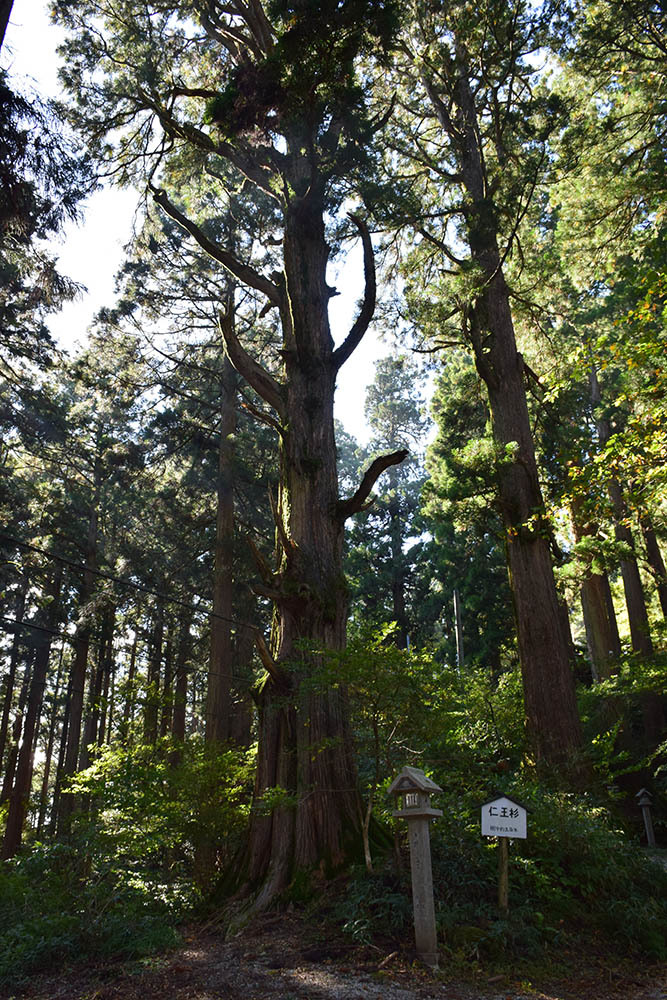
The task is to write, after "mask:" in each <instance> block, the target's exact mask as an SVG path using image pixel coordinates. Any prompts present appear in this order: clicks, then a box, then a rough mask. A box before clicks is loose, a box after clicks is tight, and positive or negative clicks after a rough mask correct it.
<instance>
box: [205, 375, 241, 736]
mask: <svg viewBox="0 0 667 1000" xmlns="http://www.w3.org/2000/svg"><path fill="white" fill-rule="evenodd" d="M236 382H237V375H236V372H235V371H234V369H233V367H232V365H231V363H230V361H229V359H228V358H227V357H225V360H224V364H223V370H222V377H221V379H220V441H219V446H218V484H217V514H216V534H215V558H214V566H213V615H212V617H211V654H210V662H209V676H208V691H207V696H206V741H207V742H209V743H220V742H224V741H225V740H228V739H229V736H230V720H231V695H232V595H233V581H234V472H233V467H234V434H235V432H236V420H237V410H236V394H237V385H236Z"/></svg>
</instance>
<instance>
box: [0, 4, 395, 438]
mask: <svg viewBox="0 0 667 1000" xmlns="http://www.w3.org/2000/svg"><path fill="white" fill-rule="evenodd" d="M61 39H62V32H61V31H60V29H59V28H57V27H56V26H55V25H54V24H52V23H51V21H50V19H49V16H48V4H47V3H46V2H45V0H14V8H13V10H12V17H11V20H10V23H9V27H8V29H7V35H6V38H5V43H4V45H3V48H2V56H1V62H2V66H3V67H4V68H7V69H9V71H10V72H11V74H12V77H13V78H14V79H15V80H16V82H17V83H19V84H20V85H21V86H23V85H24V84H26V83H27V87H26V89H29V88H30V86H32V88H33V89H35V90H37V91H38V92H39V93H41V94H42V95H43V96H48V97H50V96H58V95H60V88H59V85H58V79H57V71H58V57H57V54H56V48H57V46H58V45H59V43H60V41H61ZM137 201H138V196H137V194H136V192H129V191H119V190H117V189H106V190H102V191H99V192H97V193H95V194H94V195H93V196H92V197H91V198H90V199H89V201H88V203H87V204H86V206H85V218H84V223H83V225H80V226H70V227H68V228H67V230H66V232H65V233H64V236H63V238H62V240H61V241H60V243H59V244H58V245H57V247H56V252H57V253H58V256H59V259H60V269H61V271H62V272H63V273H64V274H67V275H68V276H69V277H70V278H73V279H74V280H76V281H78V282H80V283H81V284H83V285H85V286H86V288H87V293H86V294H85V295H83V296H82V297H81V299H80V300H79V301H77V302H73V303H70V304H68V305H66V306H65V308H63V310H62V312H61V313H60V314H58V315H57V316H54V317H53V318H52V320H51V322H50V327H51V330H52V332H53V333H54V335H55V336H56V337H57V338H58V340H59V342H60V343H61V344H62V345H63V346H64V347H66V348H68V349H69V348H71V347H73V346H75V345H76V344H77V343H85V340H86V335H87V329H88V326H89V324H90V323H91V321H92V319H93V316H94V315H95V313H96V312H97V310H98V309H100V308H101V307H102V306H109V305H111V304H112V303H113V301H114V298H115V293H114V275H115V273H116V271H117V269H118V267H119V266H120V263H121V261H122V257H123V246H124V245H125V243H127V242H128V241H129V239H130V237H131V234H132V219H133V215H134V211H135V207H136V204H137ZM362 277H363V265H362V262H361V254H360V252H359V248H356V250H355V251H354V252H353V253H351V254H350V255H349V260H348V263H347V264H346V266H345V269H344V272H343V274H342V275H341V276H340V277H339V278H338V280H337V281H336V282H335V284H336V285H337V287H338V289H339V291H340V292H341V293H342V294H341V295H340V296H338V297H336V298H334V299H333V300H332V303H331V323H332V332H333V335H334V338H335V340H336V342H340V341H341V340H342V339H343V338H344V337H345V335H346V333H347V331H348V329H349V326H350V323H351V322H352V319H353V317H354V313H355V303H356V301H357V299H358V298H359V296H360V295H361V291H362ZM387 353H389V351H388V348H387V347H386V346H385V345H382V344H380V343H379V341H378V339H377V337H376V336H375V335H374V331H373V329H372V328H371V330H369V332H368V333H367V334H366V337H365V338H364V341H363V342H362V343H361V345H360V346H359V347H358V348H357V350H356V352H355V353H354V355H353V356H352V358H351V359H350V360H349V361H348V362H347V364H346V365H345V366H344V367H343V369H342V370H341V373H340V376H339V380H338V392H337V397H336V416H337V417H338V418H339V419H340V420H341V421H342V422H343V423H344V425H345V427H346V429H347V430H348V431H349V432H350V433H351V434H353V435H354V436H355V437H356V438H357V439H358V440H366V439H367V437H368V428H367V425H366V421H365V419H364V399H365V389H366V386H367V385H368V384H369V383H370V382H371V381H372V380H373V376H374V368H373V362H374V360H376V359H377V358H378V357H380V356H382V355H384V354H387Z"/></svg>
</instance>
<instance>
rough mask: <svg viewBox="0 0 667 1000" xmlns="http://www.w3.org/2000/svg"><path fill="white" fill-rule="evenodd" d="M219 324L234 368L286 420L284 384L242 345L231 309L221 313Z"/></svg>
mask: <svg viewBox="0 0 667 1000" xmlns="http://www.w3.org/2000/svg"><path fill="white" fill-rule="evenodd" d="M218 325H219V327H220V333H221V334H222V339H223V341H224V344H225V350H226V352H227V357H228V358H229V360H230V361H231V363H232V364H233V366H234V368H236V370H237V372H238V373H239V375H241V376H242V377H243V378H244V379H245V380H246V382H247V383H248V385H251V386H252V388H253V389H254V390H255V392H257V393H259V395H260V396H261V397H262V399H263V400H264V401H265V402H266V403H268V404H269V406H272V407H273V409H274V410H275V411H276V413H277V414H278V416H279V417H280V418H281V420H283V421H284V420H285V419H286V412H285V396H284V393H283V389H282V386H281V385H280V383H279V382H278V381H276V379H274V378H273V376H272V375H269V373H268V372H267V371H266V369H265V368H262V366H261V365H260V364H258V363H257V362H256V361H255V359H254V358H251V356H250V355H249V354H248V352H247V351H246V350H245V348H244V347H242V346H241V341H240V340H239V338H238V337H237V336H236V331H235V330H234V324H233V322H232V313H231V311H229V312H223V313H221V314H220V316H219V317H218Z"/></svg>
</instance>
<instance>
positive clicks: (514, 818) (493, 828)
mask: <svg viewBox="0 0 667 1000" xmlns="http://www.w3.org/2000/svg"><path fill="white" fill-rule="evenodd" d="M526 817H527V814H526V808H525V806H522V805H521V803H520V802H516V801H515V800H514V799H510V798H509V796H507V795H502V796H501V797H500V798H498V799H491V801H490V802H485V803H484V805H483V806H482V836H483V837H511V838H512V839H514V840H525V839H526V836H527V833H528V822H527V818H526Z"/></svg>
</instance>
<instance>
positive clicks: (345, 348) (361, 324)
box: [333, 213, 376, 371]
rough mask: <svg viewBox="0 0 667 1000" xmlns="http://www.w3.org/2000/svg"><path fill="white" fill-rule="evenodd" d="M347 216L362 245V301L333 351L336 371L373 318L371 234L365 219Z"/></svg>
mask: <svg viewBox="0 0 667 1000" xmlns="http://www.w3.org/2000/svg"><path fill="white" fill-rule="evenodd" d="M349 217H350V219H351V220H352V222H354V224H355V226H356V227H357V229H358V230H359V235H360V236H361V242H362V244H363V247H364V279H365V289H364V301H363V304H362V306H361V312H360V313H359V315H358V316H357V319H356V321H355V323H354V325H353V327H352V329H351V330H350V332H349V333H348V335H347V337H346V338H345V340H344V341H343V343H342V344H341V345H340V347H338V348H337V349H336V350H335V351H334V352H333V363H334V368H335V370H336V371H338V369H339V368H341V367H342V365H344V364H345V362H346V361H347V359H348V358H349V357H350V355H351V354H352V352H353V351H354V350H356V348H357V347H358V346H359V344H360V343H361V340H362V338H363V336H364V334H365V333H366V330H367V329H368V326H369V324H370V321H371V320H372V319H373V313H374V312H375V295H376V286H375V258H374V256H373V244H372V243H371V234H370V233H369V231H368V226H367V225H366V223H365V221H364V220H363V219H362V218H361V217H360V216H359V215H353V214H352V213H349Z"/></svg>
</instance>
